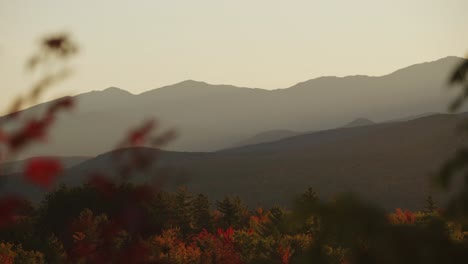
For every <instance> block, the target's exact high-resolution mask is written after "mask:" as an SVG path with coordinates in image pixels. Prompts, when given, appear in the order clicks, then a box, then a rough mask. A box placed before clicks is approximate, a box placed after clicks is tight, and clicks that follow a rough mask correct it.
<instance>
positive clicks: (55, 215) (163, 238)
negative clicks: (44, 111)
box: [0, 183, 468, 263]
mask: <svg viewBox="0 0 468 264" xmlns="http://www.w3.org/2000/svg"><path fill="white" fill-rule="evenodd" d="M106 188H107V190H108V191H109V192H107V193H106V192H105V191H103V190H104V189H102V186H101V187H96V186H93V185H90V184H85V185H83V186H80V187H73V188H68V187H66V186H60V187H59V188H57V189H56V190H55V191H53V192H50V193H49V194H48V195H47V196H46V198H45V199H44V200H43V201H42V202H41V203H40V204H39V205H37V206H33V205H31V204H30V203H29V202H27V201H23V202H22V205H21V206H20V207H17V214H16V217H17V219H16V221H15V222H14V224H11V225H10V226H9V227H8V228H7V229H2V230H1V232H0V239H1V240H2V241H3V242H2V243H1V244H0V256H1V257H2V260H5V261H7V260H8V259H10V260H14V263H65V262H66V263H70V262H72V263H310V261H311V260H316V261H317V262H314V263H423V262H421V261H423V260H424V263H442V261H444V260H449V262H451V263H455V262H454V261H456V260H457V259H461V258H463V257H466V254H467V251H466V249H467V247H468V240H467V239H466V232H464V231H463V230H465V229H464V226H463V225H462V224H461V223H460V222H455V221H452V220H450V219H448V218H445V217H444V213H443V212H442V211H441V209H439V208H438V207H437V206H436V204H435V203H434V201H433V200H432V199H430V198H428V202H427V206H426V210H424V211H421V212H410V211H403V210H400V209H397V210H396V211H395V212H394V213H390V214H388V213H385V212H383V211H381V210H379V209H377V208H374V207H372V206H370V205H368V204H366V203H363V202H361V201H359V200H357V199H356V198H354V197H352V196H343V197H337V199H335V200H334V201H332V202H327V203H325V202H322V201H320V200H319V199H318V197H317V195H316V194H315V192H314V191H313V190H312V189H311V188H309V189H308V190H307V191H305V192H304V193H303V194H301V195H299V196H298V198H297V199H296V201H295V206H294V207H292V208H290V209H284V208H280V207H273V208H269V209H263V208H247V206H245V204H244V203H243V202H242V200H241V199H239V198H238V197H226V198H225V199H223V200H221V201H217V202H216V203H214V204H210V202H209V200H208V198H207V197H206V196H205V195H203V194H192V193H189V192H188V191H187V190H186V189H184V188H181V189H179V190H178V191H176V192H163V191H150V190H151V189H150V188H149V187H148V186H144V185H143V186H142V185H140V186H135V185H132V184H129V183H124V184H119V185H114V184H111V185H108V186H106ZM356 261H359V262H356ZM364 261H367V262H364ZM5 263H8V262H5Z"/></svg>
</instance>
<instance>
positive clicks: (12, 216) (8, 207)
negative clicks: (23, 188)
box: [0, 196, 21, 228]
mask: <svg viewBox="0 0 468 264" xmlns="http://www.w3.org/2000/svg"><path fill="white" fill-rule="evenodd" d="M20 206H21V199H20V198H19V197H16V196H6V197H3V198H1V199H0V228H4V227H7V226H8V225H10V224H13V223H14V222H15V220H16V211H17V210H18V209H19V207H20Z"/></svg>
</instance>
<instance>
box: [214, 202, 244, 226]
mask: <svg viewBox="0 0 468 264" xmlns="http://www.w3.org/2000/svg"><path fill="white" fill-rule="evenodd" d="M217 209H218V211H220V212H221V213H222V214H223V216H222V222H223V227H224V228H227V227H233V228H240V227H242V226H243V225H244V224H245V222H246V217H245V216H246V213H247V208H246V206H245V205H244V204H243V202H242V200H241V199H240V198H239V197H238V196H236V197H234V198H229V197H226V198H224V199H223V200H222V201H221V202H218V203H217Z"/></svg>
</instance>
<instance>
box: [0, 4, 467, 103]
mask: <svg viewBox="0 0 468 264" xmlns="http://www.w3.org/2000/svg"><path fill="white" fill-rule="evenodd" d="M467 10H468V1H466V0H411V1H408V0H391V1H383V0H377V1H376V0H356V1H348V0H346V1H337V0H326V1H324V0H323V1H312V0H307V1H275V0H264V1H263V0H262V1H258V0H255V1H253V0H248V1H247V0H237V1H224V0H210V1H208V0H199V1H192V0H191V1H116V0H112V1H110V0H106V1H85V0H81V1H51V0H48V1H45V0H43V1H32V0H31V1H24V0H15V1H6V0H2V1H0V22H1V23H0V36H1V38H0V72H2V76H1V79H2V86H1V88H0V104H5V103H6V102H7V101H8V100H10V99H11V98H12V97H13V96H15V95H17V94H19V93H21V92H23V91H24V90H25V89H26V88H27V87H28V84H30V83H31V82H32V80H33V76H30V75H28V74H27V73H26V72H25V70H24V63H25V60H26V59H27V57H28V56H29V55H30V54H31V53H33V52H34V50H35V46H34V45H35V43H37V40H38V39H40V37H41V36H44V34H47V33H51V32H60V31H66V32H70V33H71V34H72V36H73V37H74V39H75V40H76V41H77V42H78V43H79V44H80V47H81V52H80V54H79V55H78V57H77V60H76V62H75V64H74V68H75V70H76V72H75V74H74V75H73V77H72V78H71V79H69V80H68V81H66V82H65V83H63V84H62V85H60V86H58V87H56V89H55V90H54V91H51V92H49V96H54V95H55V96H56V95H64V94H68V93H72V94H77V93H81V92H86V91H90V90H102V89H105V88H106V87H109V86H116V87H120V88H122V89H125V90H128V91H130V92H132V93H140V92H143V91H147V90H150V89H154V88H158V87H161V86H164V85H169V84H173V83H177V82H180V81H183V80H187V79H193V80H199V81H205V82H208V83H213V84H232V85H236V86H244V87H252V88H264V89H276V88H286V87H289V86H292V85H294V84H296V83H298V82H301V81H305V80H308V79H311V78H315V77H319V76H323V75H335V76H344V75H355V74H364V75H384V74H387V73H390V72H392V71H394V70H397V69H399V68H401V67H405V66H408V65H411V64H415V63H419V62H424V61H432V60H436V59H440V58H442V57H446V56H449V55H454V56H460V57H462V56H464V55H465V53H466V51H467V50H466V48H467V47H468V34H466V25H468V16H467V15H466V12H467Z"/></svg>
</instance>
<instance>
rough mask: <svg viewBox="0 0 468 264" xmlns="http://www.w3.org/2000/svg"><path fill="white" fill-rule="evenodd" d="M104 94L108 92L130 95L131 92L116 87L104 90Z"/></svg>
mask: <svg viewBox="0 0 468 264" xmlns="http://www.w3.org/2000/svg"><path fill="white" fill-rule="evenodd" d="M102 92H107V93H126V94H130V92H129V91H127V90H124V89H120V88H118V87H115V86H110V87H108V88H106V89H104V90H102Z"/></svg>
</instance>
